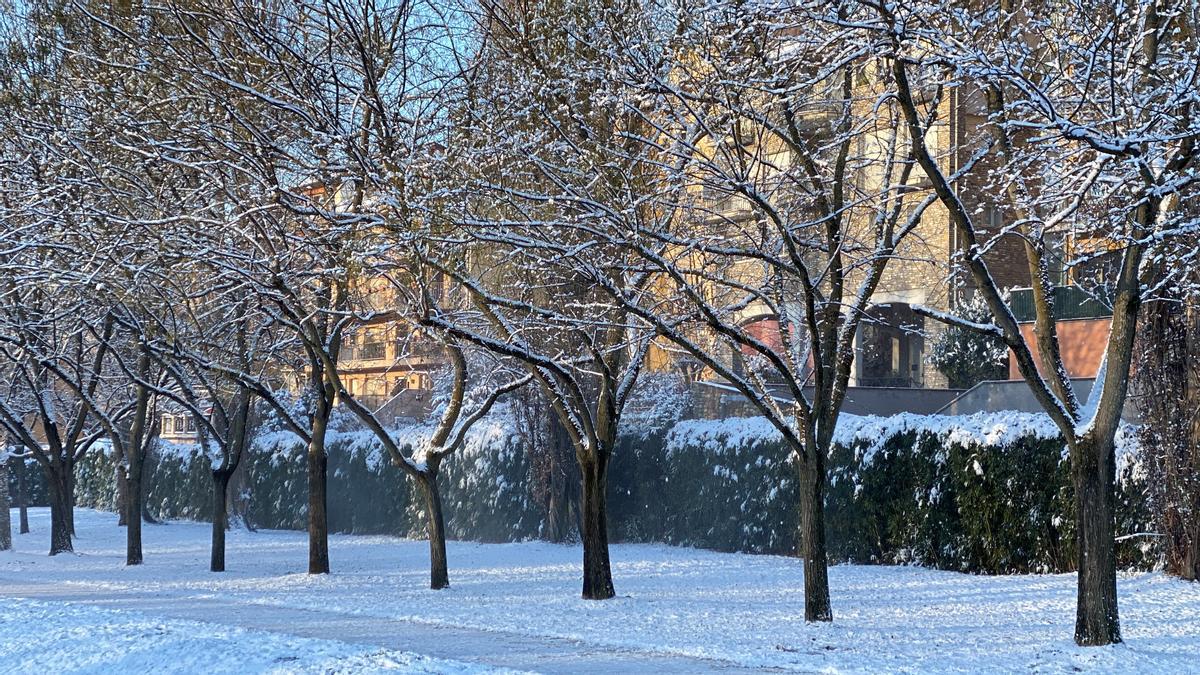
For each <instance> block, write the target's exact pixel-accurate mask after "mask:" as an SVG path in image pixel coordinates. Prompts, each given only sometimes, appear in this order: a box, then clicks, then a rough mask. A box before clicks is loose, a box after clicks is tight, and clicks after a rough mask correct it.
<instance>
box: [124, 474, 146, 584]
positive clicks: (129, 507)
mask: <svg viewBox="0 0 1200 675" xmlns="http://www.w3.org/2000/svg"><path fill="white" fill-rule="evenodd" d="M129 460H130V464H129V465H128V469H129V471H128V478H127V484H128V488H129V493H128V495H127V496H126V499H125V564H126V565H141V564H142V475H141V474H142V467H141V463H140V462H137V461H136V460H135V459H134V458H133V457H130V458H129ZM135 464H136V465H135Z"/></svg>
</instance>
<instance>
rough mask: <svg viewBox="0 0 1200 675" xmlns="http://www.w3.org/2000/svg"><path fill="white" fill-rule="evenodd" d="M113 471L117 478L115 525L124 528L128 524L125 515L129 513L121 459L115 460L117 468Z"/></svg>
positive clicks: (126, 485)
mask: <svg viewBox="0 0 1200 675" xmlns="http://www.w3.org/2000/svg"><path fill="white" fill-rule="evenodd" d="M113 471H115V472H116V477H117V514H118V515H117V525H118V526H119V527H125V526H126V525H128V524H129V521H128V520H127V515H128V513H129V481H128V480H127V479H126V478H125V469H124V468H122V462H121V458H120V457H118V458H117V466H116V468H115V469H113Z"/></svg>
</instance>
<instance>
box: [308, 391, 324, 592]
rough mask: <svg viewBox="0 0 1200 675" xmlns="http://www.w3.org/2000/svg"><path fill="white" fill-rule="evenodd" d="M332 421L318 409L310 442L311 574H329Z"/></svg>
mask: <svg viewBox="0 0 1200 675" xmlns="http://www.w3.org/2000/svg"><path fill="white" fill-rule="evenodd" d="M320 407H322V408H323V407H324V406H323V405H322V406H320ZM328 423H329V415H328V413H326V412H325V411H324V410H318V412H317V414H316V415H315V416H314V417H313V427H312V438H311V439H310V440H309V443H308V573H309V574H329V514H328V511H327V509H326V503H327V497H326V490H327V487H328V477H327V469H328V463H329V458H328V456H327V455H326V453H325V432H326V429H327V427H328Z"/></svg>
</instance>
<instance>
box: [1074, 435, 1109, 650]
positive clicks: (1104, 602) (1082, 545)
mask: <svg viewBox="0 0 1200 675" xmlns="http://www.w3.org/2000/svg"><path fill="white" fill-rule="evenodd" d="M1114 445H1115V443H1114V439H1113V438H1112V435H1111V434H1109V435H1108V437H1107V438H1096V437H1093V436H1091V435H1089V436H1088V437H1085V438H1084V439H1081V440H1080V441H1078V442H1077V443H1076V447H1075V448H1074V450H1075V452H1074V453H1073V454H1074V457H1075V462H1074V466H1073V467H1072V470H1073V478H1074V483H1075V528H1076V532H1077V535H1076V537H1077V556H1078V566H1079V594H1078V604H1077V610H1076V615H1075V642H1076V643H1077V644H1079V645H1080V646H1095V645H1107V644H1113V643H1116V642H1120V641H1121V628H1120V621H1119V619H1118V616H1117V568H1116V552H1115V545H1114V540H1113V530H1114V523H1113V479H1114V471H1115V469H1114Z"/></svg>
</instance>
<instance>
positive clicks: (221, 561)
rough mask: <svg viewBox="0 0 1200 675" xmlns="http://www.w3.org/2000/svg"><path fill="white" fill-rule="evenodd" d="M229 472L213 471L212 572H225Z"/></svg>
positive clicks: (210, 569) (209, 567) (210, 567)
mask: <svg viewBox="0 0 1200 675" xmlns="http://www.w3.org/2000/svg"><path fill="white" fill-rule="evenodd" d="M230 473H231V472H229V471H220V470H218V471H213V472H212V478H213V511H212V558H211V560H210V562H209V565H208V569H209V571H211V572H224V571H225V528H227V527H228V526H229V515H228V513H227V512H226V508H225V504H226V499H227V498H228V492H229V476H230Z"/></svg>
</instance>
